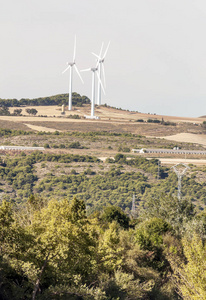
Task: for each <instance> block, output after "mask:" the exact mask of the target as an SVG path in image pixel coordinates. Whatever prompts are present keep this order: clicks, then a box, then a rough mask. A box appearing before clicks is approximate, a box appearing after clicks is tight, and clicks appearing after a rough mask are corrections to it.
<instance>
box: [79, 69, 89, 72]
mask: <svg viewBox="0 0 206 300" xmlns="http://www.w3.org/2000/svg"><path fill="white" fill-rule="evenodd" d="M87 71H91V69H84V70H80V72H87Z"/></svg>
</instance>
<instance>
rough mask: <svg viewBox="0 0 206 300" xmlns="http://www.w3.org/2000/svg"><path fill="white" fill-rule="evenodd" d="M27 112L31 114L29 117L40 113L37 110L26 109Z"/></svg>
mask: <svg viewBox="0 0 206 300" xmlns="http://www.w3.org/2000/svg"><path fill="white" fill-rule="evenodd" d="M26 112H27V113H28V114H29V115H34V116H35V115H36V114H37V113H38V111H37V110H36V109H35V108H27V109H26Z"/></svg>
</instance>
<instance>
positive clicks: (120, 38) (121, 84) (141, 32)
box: [0, 0, 206, 117]
mask: <svg viewBox="0 0 206 300" xmlns="http://www.w3.org/2000/svg"><path fill="white" fill-rule="evenodd" d="M205 29H206V2H205V1H203V0H127V1H121V0H118V1H117V0H104V1H99V0H59V1H57V0H41V1H40V0H18V1H16V0H0V41H1V46H0V49H1V50H0V98H17V99H20V98H35V97H41V96H50V95H55V94H59V93H66V92H68V88H69V73H65V74H63V75H62V74H61V73H62V71H63V70H64V69H65V67H66V62H67V61H70V60H71V59H72V56H73V43H74V36H75V34H76V35H77V57H76V63H77V66H78V68H79V69H85V68H89V67H92V66H94V65H95V59H94V57H93V56H92V55H91V52H92V51H93V52H99V50H100V47H101V43H102V41H104V42H105V44H107V43H108V41H111V45H110V48H109V51H108V55H107V57H106V60H105V71H106V80H107V87H106V96H103V102H106V103H107V104H109V105H111V106H117V107H122V108H126V109H130V110H137V111H140V112H145V113H148V112H150V113H159V114H164V115H178V116H194V117H196V116H201V115H205V114H206V101H205V100H206V40H205ZM82 76H83V79H84V81H85V84H84V85H82V83H81V82H80V80H79V78H78V77H77V76H74V85H73V91H76V92H78V93H80V94H81V95H87V96H88V97H91V74H89V73H83V74H82Z"/></svg>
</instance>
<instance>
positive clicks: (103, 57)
mask: <svg viewBox="0 0 206 300" xmlns="http://www.w3.org/2000/svg"><path fill="white" fill-rule="evenodd" d="M109 45H110V41H109V43H108V45H107V49H106V51H105V53H104V56H103V59H105V56H106V55H107V51H108V49H109Z"/></svg>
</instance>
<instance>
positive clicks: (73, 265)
mask: <svg viewBox="0 0 206 300" xmlns="http://www.w3.org/2000/svg"><path fill="white" fill-rule="evenodd" d="M0 137H1V141H2V143H3V144H14V145H16V144H17V145H33V144H35V145H36V146H45V148H47V149H48V150H46V151H45V152H32V153H26V152H25V153H24V152H17V153H13V152H9V153H8V152H7V153H6V152H4V151H2V153H1V156H0V199H1V201H0V233H1V234H0V299H2V300H10V299H12V300H13V299H17V300H22V299H24V300H26V299H48V300H50V299H51V300H52V299H54V300H56V299H59V300H60V299H61V300H63V299H71V300H77V299H85V300H90V299H91V300H92V299H94V300H103V299H105V300H106V299H109V300H137V299H142V300H150V299H151V300H152V299H154V300H170V299H171V300H182V299H192V300H193V299H194V300H197V299H198V300H200V299H205V298H206V269H205V263H206V261H205V260H206V213H205V205H206V184H205V178H206V168H205V167H195V166H193V165H190V170H188V172H187V173H186V175H185V176H184V177H183V179H182V194H181V200H180V201H179V200H178V199H177V176H176V174H175V173H174V172H173V171H172V170H171V169H170V168H167V167H163V166H161V165H159V161H158V159H155V158H153V159H146V158H144V157H141V156H134V155H132V154H131V153H127V155H125V154H123V153H122V151H124V150H125V149H126V148H128V149H129V151H130V149H131V148H135V147H140V146H142V145H151V142H153V143H154V144H155V146H156V147H165V146H166V147H173V145H174V144H173V143H172V142H169V141H164V140H158V139H149V138H146V137H144V136H141V135H133V134H128V133H112V132H58V131H56V132H55V133H44V132H39V133H33V132H31V131H22V130H11V129H1V130H0ZM177 146H178V147H181V146H182V147H188V149H190V148H192V147H195V148H196V146H195V145H191V144H184V143H178V145H177ZM98 147H99V148H98ZM109 147H110V148H109ZM92 148H94V149H95V151H97V149H101V150H102V149H108V150H109V151H110V149H111V151H112V150H114V151H115V154H113V156H111V157H108V158H107V159H106V161H104V162H103V161H102V160H101V159H100V158H97V157H96V156H94V155H85V154H84V155H83V154H82V155H77V154H69V153H68V151H70V150H71V149H78V150H72V151H74V153H76V152H77V151H84V153H90V150H91V149H92ZM52 149H53V150H52ZM57 149H61V150H57ZM65 149H70V150H65ZM118 150H119V151H120V152H119V153H118ZM129 151H125V152H129ZM133 195H135V200H136V206H135V209H133V210H131V208H132V198H133Z"/></svg>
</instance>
